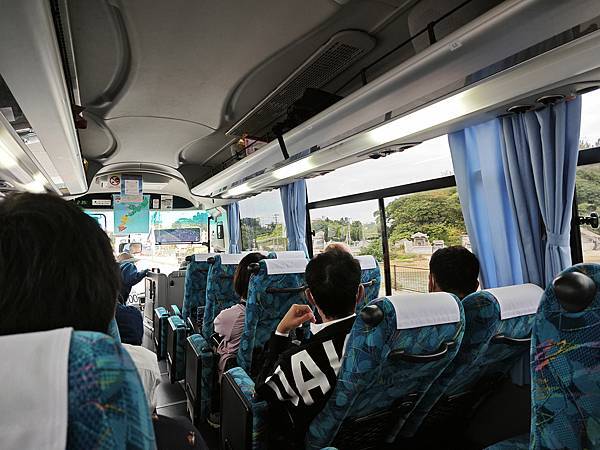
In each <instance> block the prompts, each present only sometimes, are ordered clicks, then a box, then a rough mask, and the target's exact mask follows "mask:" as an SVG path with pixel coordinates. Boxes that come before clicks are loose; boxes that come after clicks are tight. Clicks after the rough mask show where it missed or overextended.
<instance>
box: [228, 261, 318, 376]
mask: <svg viewBox="0 0 600 450" xmlns="http://www.w3.org/2000/svg"><path fill="white" fill-rule="evenodd" d="M307 263H308V261H307V260H306V259H304V258H303V259H263V260H262V261H259V262H258V263H257V264H254V274H253V275H252V276H251V277H250V283H249V285H248V299H247V302H246V318H245V322H244V332H243V333H242V338H241V341H240V348H239V350H238V357H237V361H238V364H239V365H240V367H242V368H243V369H244V370H246V372H248V373H252V371H251V370H250V369H251V367H252V358H253V352H254V351H255V350H256V349H262V348H263V346H264V345H265V344H266V343H267V341H268V340H269V337H270V336H271V333H273V332H274V331H275V329H276V328H277V325H278V324H279V321H280V320H281V318H282V317H283V316H284V315H285V313H286V312H287V311H288V310H289V309H290V307H291V306H292V305H293V304H294V303H304V304H306V303H307V300H306V297H305V295H304V289H305V282H304V270H305V269H306V264H307Z"/></svg>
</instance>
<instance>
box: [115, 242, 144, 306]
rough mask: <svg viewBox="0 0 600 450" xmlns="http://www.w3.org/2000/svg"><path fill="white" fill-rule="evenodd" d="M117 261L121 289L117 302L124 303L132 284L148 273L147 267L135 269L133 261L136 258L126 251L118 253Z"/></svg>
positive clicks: (134, 261)
mask: <svg viewBox="0 0 600 450" xmlns="http://www.w3.org/2000/svg"><path fill="white" fill-rule="evenodd" d="M117 262H118V263H119V269H120V271H121V290H120V292H119V295H120V299H119V303H121V304H123V305H125V304H126V303H127V299H128V298H129V294H130V293H131V289H132V288H133V286H135V285H136V284H138V283H139V282H140V281H142V280H143V279H144V278H146V275H148V269H145V270H140V271H138V270H137V267H136V266H135V263H136V262H137V260H136V259H135V258H134V257H133V256H132V255H131V254H130V253H128V252H123V253H120V254H119V256H117Z"/></svg>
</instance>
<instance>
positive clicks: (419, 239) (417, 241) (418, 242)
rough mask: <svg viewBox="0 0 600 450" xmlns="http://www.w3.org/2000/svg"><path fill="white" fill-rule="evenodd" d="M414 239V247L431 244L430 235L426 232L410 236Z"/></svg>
mask: <svg viewBox="0 0 600 450" xmlns="http://www.w3.org/2000/svg"><path fill="white" fill-rule="evenodd" d="M410 238H411V239H412V240H413V246H414V247H425V246H427V245H429V236H427V235H426V234H425V233H419V232H417V233H415V234H413V235H412V236H411V237H410Z"/></svg>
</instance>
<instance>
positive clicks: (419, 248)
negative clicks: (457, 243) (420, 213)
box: [400, 232, 446, 255]
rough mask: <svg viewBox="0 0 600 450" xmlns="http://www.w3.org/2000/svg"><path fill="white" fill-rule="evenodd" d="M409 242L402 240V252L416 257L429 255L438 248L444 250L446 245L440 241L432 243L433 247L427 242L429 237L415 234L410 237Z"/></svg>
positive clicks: (423, 234) (419, 233)
mask: <svg viewBox="0 0 600 450" xmlns="http://www.w3.org/2000/svg"><path fill="white" fill-rule="evenodd" d="M410 238H411V240H408V239H403V240H402V241H400V242H401V243H402V244H404V252H405V253H409V254H416V255H431V254H432V253H433V252H435V251H436V250H438V249H440V248H444V247H445V246H446V244H445V243H444V241H442V240H435V241H433V245H432V244H430V242H429V236H428V235H426V234H425V233H421V232H417V233H414V234H413V235H412V236H411V237H410Z"/></svg>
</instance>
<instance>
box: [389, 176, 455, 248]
mask: <svg viewBox="0 0 600 450" xmlns="http://www.w3.org/2000/svg"><path fill="white" fill-rule="evenodd" d="M386 216H387V225H388V230H389V236H390V238H389V239H390V243H391V244H394V243H395V242H397V241H400V240H402V239H410V237H411V235H412V234H414V233H416V232H421V233H425V234H427V235H429V239H430V240H438V239H440V240H443V241H444V242H445V243H446V245H457V244H460V236H461V235H463V234H466V228H465V224H464V221H463V217H462V211H461V208H460V202H459V199H458V193H457V191H456V188H448V189H443V190H437V191H433V192H423V193H419V194H412V195H407V196H403V197H399V198H397V199H396V200H394V201H393V202H391V203H390V204H389V205H388V206H387V207H386Z"/></svg>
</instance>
